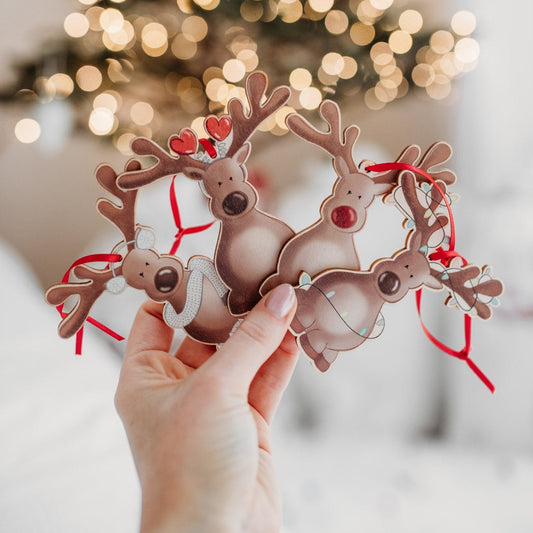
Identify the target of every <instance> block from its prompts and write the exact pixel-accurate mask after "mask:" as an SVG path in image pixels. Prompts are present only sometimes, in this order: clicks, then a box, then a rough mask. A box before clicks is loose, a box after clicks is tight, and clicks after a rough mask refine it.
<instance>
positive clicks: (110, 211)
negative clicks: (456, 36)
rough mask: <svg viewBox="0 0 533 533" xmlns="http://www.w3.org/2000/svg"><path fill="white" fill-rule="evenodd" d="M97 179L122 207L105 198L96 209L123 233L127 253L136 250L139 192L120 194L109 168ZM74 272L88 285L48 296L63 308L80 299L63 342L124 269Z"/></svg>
mask: <svg viewBox="0 0 533 533" xmlns="http://www.w3.org/2000/svg"><path fill="white" fill-rule="evenodd" d="M140 167H141V165H140V163H139V161H136V160H131V161H130V162H129V163H128V164H127V165H126V168H125V170H126V171H127V172H130V171H131V172H135V171H137V170H138V169H139V168H140ZM96 179H97V180H98V183H100V185H101V186H102V187H103V188H104V189H105V190H107V191H108V192H110V193H111V194H113V195H114V196H116V197H117V198H118V199H119V200H120V201H121V203H122V205H120V206H119V205H117V204H115V203H114V202H112V201H110V200H108V199H106V198H100V199H99V200H98V203H97V205H96V207H97V209H98V211H99V212H100V213H101V214H102V215H103V216H104V217H106V218H107V219H108V220H110V221H111V222H113V224H115V226H116V227H117V228H118V229H119V230H120V231H121V233H122V235H123V236H124V239H125V242H126V243H127V246H128V250H130V249H131V248H132V247H133V246H134V243H133V241H134V240H135V201H136V198H137V191H123V190H121V189H120V188H119V187H118V185H117V183H116V181H117V174H116V172H115V171H114V170H113V169H112V168H111V167H110V166H109V165H106V164H103V165H100V166H99V167H98V168H97V169H96ZM72 272H73V273H74V275H75V276H76V277H77V278H78V279H80V280H85V281H80V282H71V283H59V284H57V285H53V286H52V287H50V288H49V289H48V290H47V291H46V294H45V298H46V300H47V301H48V303H50V304H52V305H56V306H57V305H60V304H62V303H63V302H64V301H65V300H66V299H67V298H69V297H70V296H78V299H77V302H76V305H75V306H74V307H73V308H72V309H71V311H70V312H69V313H68V314H67V315H66V316H65V317H64V318H63V320H62V321H61V323H60V324H59V335H60V336H61V337H63V338H68V337H71V336H72V335H74V334H75V333H76V332H77V331H78V330H79V329H80V328H81V327H82V326H83V323H84V322H85V320H86V319H87V317H88V316H89V312H90V310H91V308H92V306H93V305H94V303H95V302H96V300H98V298H99V297H100V295H101V294H102V293H103V292H104V290H105V289H106V284H107V282H108V281H109V280H110V279H111V278H113V277H114V276H116V275H118V274H120V272H121V267H120V266H119V267H117V268H116V269H114V271H113V270H111V269H109V268H105V269H102V270H98V269H94V268H91V267H88V266H86V265H78V266H76V267H74V268H73V270H72Z"/></svg>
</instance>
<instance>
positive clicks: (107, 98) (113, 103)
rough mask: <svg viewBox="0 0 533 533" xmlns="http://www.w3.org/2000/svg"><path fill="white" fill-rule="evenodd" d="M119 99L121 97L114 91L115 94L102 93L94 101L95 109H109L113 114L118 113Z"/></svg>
mask: <svg viewBox="0 0 533 533" xmlns="http://www.w3.org/2000/svg"><path fill="white" fill-rule="evenodd" d="M119 98H120V96H119V95H118V93H116V92H115V91H113V93H111V92H109V91H106V92H105V93H100V94H99V95H98V96H96V97H95V99H94V100H93V108H94V109H96V108H97V107H105V108H106V109H109V111H111V113H116V112H117V111H118V108H119Z"/></svg>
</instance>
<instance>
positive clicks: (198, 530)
mask: <svg viewBox="0 0 533 533" xmlns="http://www.w3.org/2000/svg"><path fill="white" fill-rule="evenodd" d="M207 507H208V506H207ZM240 531H241V528H240V527H239V526H238V524H236V521H235V520H233V521H231V520H229V519H226V518H225V517H223V516H221V515H220V514H218V513H214V512H210V510H209V509H208V508H205V506H202V505H200V504H194V503H191V504H188V505H175V502H174V505H171V506H169V505H165V503H164V502H162V501H159V502H145V501H143V505H142V516H141V529H140V533H238V532H240Z"/></svg>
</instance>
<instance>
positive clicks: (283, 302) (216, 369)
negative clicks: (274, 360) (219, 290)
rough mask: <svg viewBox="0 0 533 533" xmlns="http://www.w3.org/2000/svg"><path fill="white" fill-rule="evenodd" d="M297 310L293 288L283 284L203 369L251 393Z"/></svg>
mask: <svg viewBox="0 0 533 533" xmlns="http://www.w3.org/2000/svg"><path fill="white" fill-rule="evenodd" d="M295 310H296V298H295V295H294V289H293V288H292V287H291V286H290V285H288V284H283V285H279V286H278V287H276V288H275V289H274V290H272V291H271V292H270V293H269V294H268V295H267V296H266V297H265V298H263V299H262V300H261V301H260V302H259V303H258V304H257V305H256V306H255V307H254V308H253V309H252V310H251V311H250V313H248V315H247V316H246V318H245V319H244V320H243V322H242V323H241V324H240V326H239V328H238V329H237V330H236V331H235V333H234V334H233V335H232V336H231V337H230V338H229V339H228V340H227V341H226V343H225V344H224V346H222V348H221V349H220V350H218V352H216V353H215V354H214V355H213V356H212V357H211V359H210V360H209V361H207V362H206V363H205V365H204V366H203V368H204V369H205V372H212V373H214V374H216V375H217V376H220V377H221V378H222V379H224V381H225V382H226V385H227V387H229V389H231V390H233V391H235V392H239V393H242V394H246V395H247V394H248V389H249V387H250V383H251V382H252V380H253V378H254V376H255V375H256V374H257V371H258V370H259V369H260V368H261V366H262V365H263V364H264V363H265V361H266V360H267V359H268V358H269V357H270V356H271V355H272V353H274V351H275V350H276V349H277V348H278V346H279V345H280V343H281V341H282V340H283V338H284V336H285V333H286V332H287V328H288V327H289V324H290V322H291V320H292V317H293V316H294V312H295Z"/></svg>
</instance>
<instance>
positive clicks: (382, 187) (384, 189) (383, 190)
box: [372, 183, 394, 196]
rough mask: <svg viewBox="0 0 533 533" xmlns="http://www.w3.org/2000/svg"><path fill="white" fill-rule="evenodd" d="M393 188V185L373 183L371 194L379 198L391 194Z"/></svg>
mask: <svg viewBox="0 0 533 533" xmlns="http://www.w3.org/2000/svg"><path fill="white" fill-rule="evenodd" d="M393 188H394V184H393V183H374V185H373V187H372V192H373V193H374V196H379V195H380V194H387V193H389V192H391V191H392V189H393Z"/></svg>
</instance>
